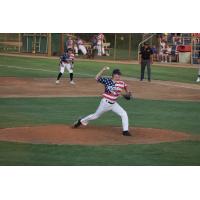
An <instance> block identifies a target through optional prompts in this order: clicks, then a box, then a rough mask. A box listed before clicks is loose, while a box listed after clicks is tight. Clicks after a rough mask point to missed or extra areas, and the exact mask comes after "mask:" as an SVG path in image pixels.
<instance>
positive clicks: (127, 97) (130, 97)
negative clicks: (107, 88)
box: [122, 92, 133, 100]
mask: <svg viewBox="0 0 200 200" xmlns="http://www.w3.org/2000/svg"><path fill="white" fill-rule="evenodd" d="M122 96H123V97H124V98H125V99H126V100H131V99H132V98H133V96H132V93H131V92H127V93H126V94H124V95H122Z"/></svg>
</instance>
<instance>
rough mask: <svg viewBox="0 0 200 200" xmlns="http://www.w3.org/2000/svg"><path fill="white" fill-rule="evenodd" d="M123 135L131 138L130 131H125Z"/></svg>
mask: <svg viewBox="0 0 200 200" xmlns="http://www.w3.org/2000/svg"><path fill="white" fill-rule="evenodd" d="M122 135H123V136H131V134H130V133H129V131H123V133H122Z"/></svg>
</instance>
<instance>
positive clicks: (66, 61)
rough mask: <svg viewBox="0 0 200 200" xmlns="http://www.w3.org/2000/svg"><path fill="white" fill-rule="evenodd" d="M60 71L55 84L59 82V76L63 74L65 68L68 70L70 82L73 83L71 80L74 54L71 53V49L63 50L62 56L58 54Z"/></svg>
mask: <svg viewBox="0 0 200 200" xmlns="http://www.w3.org/2000/svg"><path fill="white" fill-rule="evenodd" d="M59 67H60V72H59V74H58V77H57V80H56V84H59V83H60V81H59V80H60V78H61V76H62V75H63V73H64V71H65V69H67V71H68V72H69V76H70V83H71V84H73V85H74V84H75V83H74V81H73V68H74V54H73V49H71V48H70V49H68V50H67V52H65V53H64V54H63V55H62V56H60V64H59Z"/></svg>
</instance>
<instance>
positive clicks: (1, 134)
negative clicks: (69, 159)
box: [0, 125, 190, 145]
mask: <svg viewBox="0 0 200 200" xmlns="http://www.w3.org/2000/svg"><path fill="white" fill-rule="evenodd" d="M130 132H131V133H132V134H133V136H132V137H124V136H122V135H121V128H119V127H93V126H87V127H81V128H79V129H73V128H71V127H69V126H67V125H50V126H47V125H45V126H36V127H18V128H5V129H0V141H12V142H23V143H33V144H80V145H114V144H154V143H162V142H175V141H181V140H188V139H190V135H188V134H186V133H181V132H175V131H169V130H161V129H152V128H130Z"/></svg>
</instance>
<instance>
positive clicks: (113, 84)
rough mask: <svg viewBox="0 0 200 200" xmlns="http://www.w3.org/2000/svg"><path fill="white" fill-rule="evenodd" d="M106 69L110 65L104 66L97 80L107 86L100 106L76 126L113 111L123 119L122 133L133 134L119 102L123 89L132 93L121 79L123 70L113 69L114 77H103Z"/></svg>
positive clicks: (76, 126) (75, 126)
mask: <svg viewBox="0 0 200 200" xmlns="http://www.w3.org/2000/svg"><path fill="white" fill-rule="evenodd" d="M106 70H109V67H104V68H103V69H102V70H101V71H100V72H99V73H98V74H97V75H96V81H97V82H98V83H101V84H103V85H104V86H105V92H104V93H103V98H102V100H101V102H100V105H99V107H98V108H97V110H96V112H95V113H93V114H90V115H88V116H86V117H84V118H82V119H79V120H78V121H77V122H75V123H74V128H78V127H79V126H81V125H85V126H86V125H87V124H88V123H89V121H91V120H95V119H97V118H99V117H100V116H101V115H102V114H103V113H105V112H108V111H113V112H114V113H116V114H117V115H119V116H120V117H121V119H122V126H123V132H122V134H123V135H124V136H131V134H130V133H129V123H128V115H127V113H126V111H125V110H124V109H123V108H122V107H121V106H120V105H119V104H118V103H117V98H118V97H119V96H120V94H121V92H122V90H124V91H125V92H126V94H127V96H130V95H131V93H130V92H129V90H128V86H127V84H126V83H124V81H122V80H121V72H120V70H119V69H115V70H113V72H112V78H107V77H102V74H103V73H104V72H105V71H106ZM124 97H125V95H124Z"/></svg>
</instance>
